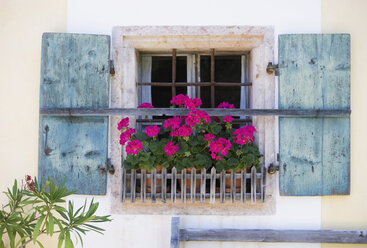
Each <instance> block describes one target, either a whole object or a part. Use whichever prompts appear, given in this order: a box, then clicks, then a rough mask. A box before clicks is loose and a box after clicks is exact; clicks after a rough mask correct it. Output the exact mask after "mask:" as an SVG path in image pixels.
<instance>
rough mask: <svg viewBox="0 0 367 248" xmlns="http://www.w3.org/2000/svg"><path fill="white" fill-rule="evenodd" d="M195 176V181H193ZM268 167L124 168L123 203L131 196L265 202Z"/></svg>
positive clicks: (182, 199) (148, 198) (213, 201)
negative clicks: (138, 169) (231, 168)
mask: <svg viewBox="0 0 367 248" xmlns="http://www.w3.org/2000/svg"><path fill="white" fill-rule="evenodd" d="M191 179H193V180H191ZM265 185H266V170H265V168H264V166H260V168H258V169H256V168H255V167H252V168H251V169H248V170H242V171H240V172H237V173H236V172H234V171H230V172H225V171H221V172H217V171H216V169H215V168H212V169H211V170H210V172H207V170H205V169H202V170H198V171H197V170H194V169H192V170H191V171H190V172H188V171H187V170H186V169H183V170H181V171H180V172H177V170H176V168H173V169H172V170H171V171H170V172H167V169H165V168H163V169H162V170H161V171H159V172H157V169H154V170H152V171H151V172H147V171H146V170H140V171H137V170H134V169H132V170H129V171H127V170H126V169H125V168H122V202H125V201H127V200H128V199H130V201H131V202H135V201H137V200H140V201H141V202H146V201H148V200H150V201H151V202H152V203H155V202H156V201H157V199H160V201H162V202H163V203H166V202H167V201H170V202H171V203H175V202H177V201H178V200H177V199H180V200H181V202H182V203H186V202H187V201H190V202H191V203H194V202H195V201H196V200H200V202H201V203H205V202H206V199H209V202H210V203H212V204H213V203H215V202H216V201H217V200H218V201H219V202H220V203H224V202H226V201H227V200H228V201H229V202H232V203H233V202H235V201H240V202H242V203H246V201H247V199H248V200H250V201H251V202H253V203H254V202H256V201H257V199H259V200H261V201H262V202H264V201H265V198H266V197H265V195H266V194H265V188H266V187H265Z"/></svg>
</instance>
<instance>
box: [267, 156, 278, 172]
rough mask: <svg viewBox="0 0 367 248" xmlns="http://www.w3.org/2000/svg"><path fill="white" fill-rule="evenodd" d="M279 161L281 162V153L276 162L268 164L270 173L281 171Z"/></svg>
mask: <svg viewBox="0 0 367 248" xmlns="http://www.w3.org/2000/svg"><path fill="white" fill-rule="evenodd" d="M279 162H280V156H279V153H277V162H276V163H271V164H269V166H268V173H269V174H274V173H275V172H277V171H279Z"/></svg>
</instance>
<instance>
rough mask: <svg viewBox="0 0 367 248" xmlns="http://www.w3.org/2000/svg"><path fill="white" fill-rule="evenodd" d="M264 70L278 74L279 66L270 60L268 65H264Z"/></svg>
mask: <svg viewBox="0 0 367 248" xmlns="http://www.w3.org/2000/svg"><path fill="white" fill-rule="evenodd" d="M266 72H267V73H269V74H272V73H273V72H274V73H275V76H279V66H278V65H273V63H272V62H269V63H268V66H267V67H266Z"/></svg>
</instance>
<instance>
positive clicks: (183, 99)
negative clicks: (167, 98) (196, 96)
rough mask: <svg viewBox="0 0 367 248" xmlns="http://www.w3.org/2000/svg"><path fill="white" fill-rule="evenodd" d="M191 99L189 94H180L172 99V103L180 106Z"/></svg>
mask: <svg viewBox="0 0 367 248" xmlns="http://www.w3.org/2000/svg"><path fill="white" fill-rule="evenodd" d="M188 99H189V97H188V96H187V95H183V94H179V95H177V96H174V97H173V98H172V100H171V104H176V105H178V106H180V105H184V104H185V102H186V101H187V100H188Z"/></svg>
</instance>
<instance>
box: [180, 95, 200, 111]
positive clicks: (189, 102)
mask: <svg viewBox="0 0 367 248" xmlns="http://www.w3.org/2000/svg"><path fill="white" fill-rule="evenodd" d="M202 104H203V103H202V102H201V99H200V98H196V97H195V98H193V99H191V98H188V99H186V101H185V104H184V107H185V108H188V109H190V110H195V109H196V107H200V106H201V105H202Z"/></svg>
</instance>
